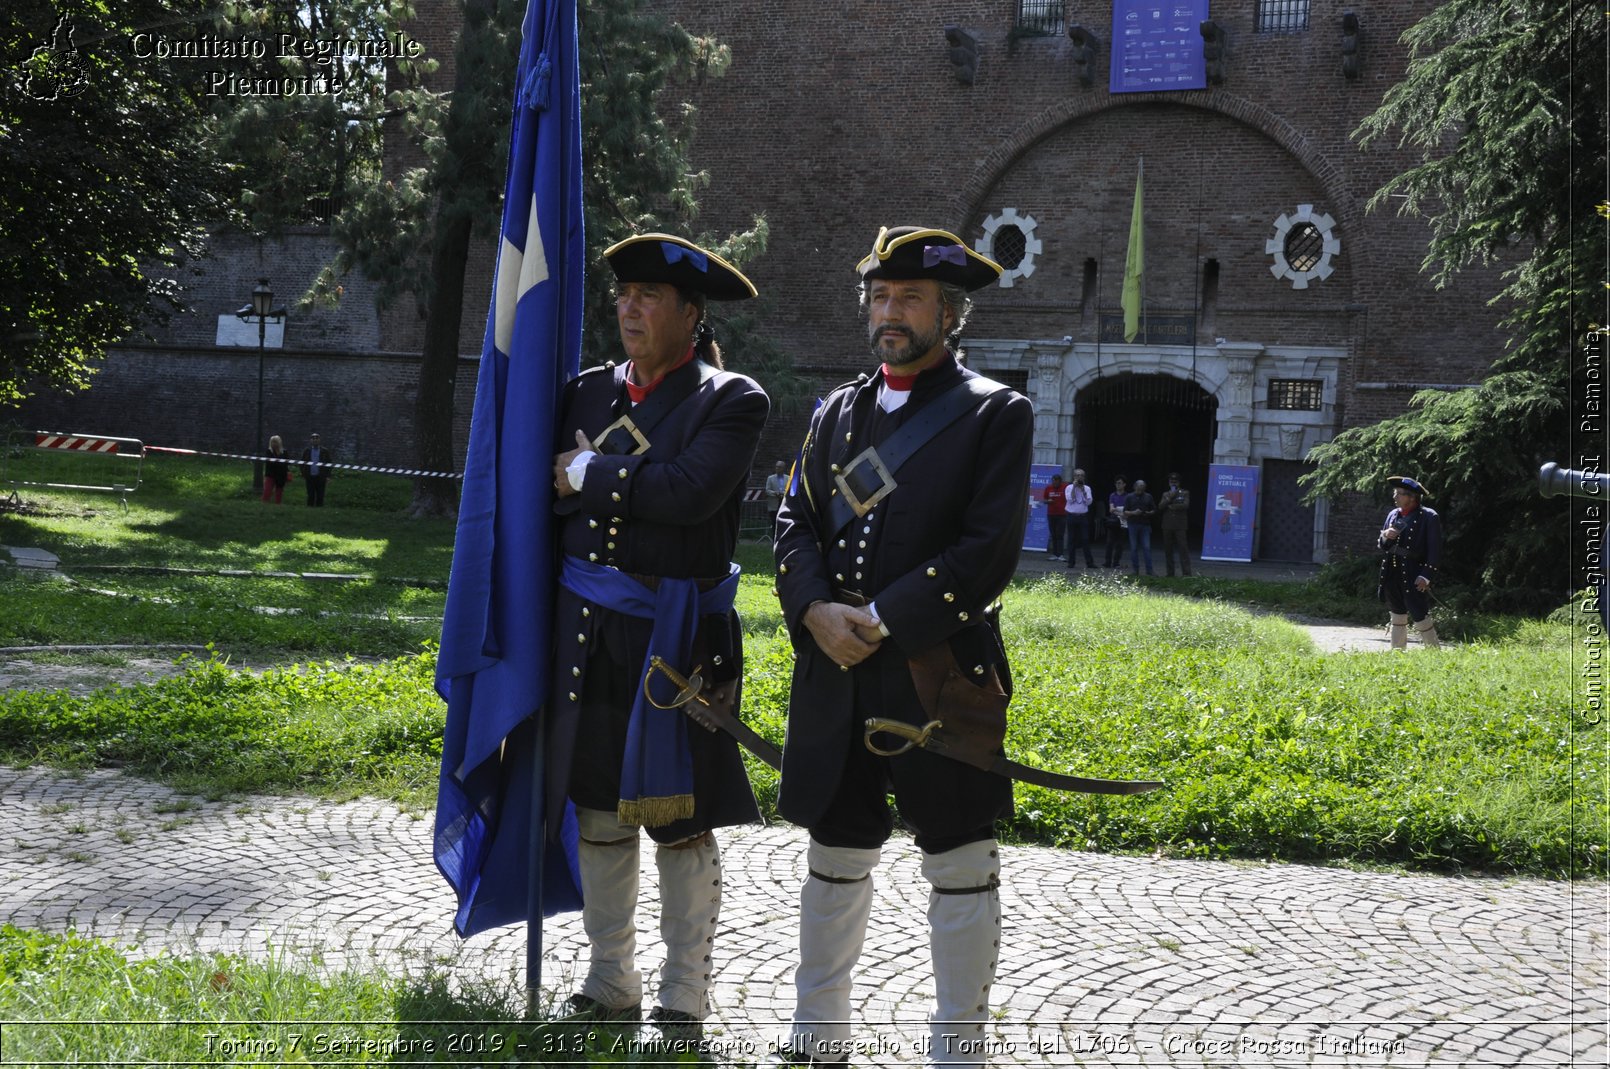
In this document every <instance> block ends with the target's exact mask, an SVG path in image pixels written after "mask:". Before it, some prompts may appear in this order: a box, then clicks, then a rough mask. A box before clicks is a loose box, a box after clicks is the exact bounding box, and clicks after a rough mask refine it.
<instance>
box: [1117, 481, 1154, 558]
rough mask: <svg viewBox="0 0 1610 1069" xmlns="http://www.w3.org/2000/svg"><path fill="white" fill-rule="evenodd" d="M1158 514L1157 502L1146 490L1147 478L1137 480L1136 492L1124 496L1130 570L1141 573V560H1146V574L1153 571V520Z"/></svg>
mask: <svg viewBox="0 0 1610 1069" xmlns="http://www.w3.org/2000/svg"><path fill="white" fill-rule="evenodd" d="M1156 516H1157V502H1156V501H1155V500H1153V498H1152V495H1151V494H1149V493H1147V492H1146V480H1145V479H1136V480H1135V492H1134V493H1132V494H1130V495H1129V496H1128V497H1126V498H1124V519H1125V521H1127V522H1128V524H1129V570H1130V572H1131V573H1132V574H1134V575H1139V574H1140V562H1141V559H1142V558H1143V557H1144V558H1145V560H1146V574H1147V575H1155V574H1157V573H1155V572H1153V571H1152V520H1153V519H1154V518H1155V517H1156Z"/></svg>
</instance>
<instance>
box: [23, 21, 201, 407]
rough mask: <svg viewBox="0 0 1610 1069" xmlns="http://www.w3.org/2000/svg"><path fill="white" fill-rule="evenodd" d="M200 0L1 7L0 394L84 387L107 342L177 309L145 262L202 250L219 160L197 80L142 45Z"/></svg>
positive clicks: (174, 260)
mask: <svg viewBox="0 0 1610 1069" xmlns="http://www.w3.org/2000/svg"><path fill="white" fill-rule="evenodd" d="M204 14H205V11H204V5H203V4H202V3H200V2H193V0H128V2H126V3H119V4H116V5H107V4H104V3H98V2H96V0H54V2H51V0H13V2H8V3H6V4H4V5H0V59H3V63H0V71H4V73H3V74H0V404H15V403H16V402H18V401H20V400H22V398H23V397H25V396H27V394H28V393H30V392H32V390H33V389H35V388H38V387H44V386H58V387H63V386H64V387H75V388H83V387H84V386H85V385H87V383H88V377H89V375H90V374H91V373H92V372H93V369H94V365H95V364H96V363H97V362H98V361H99V360H100V359H101V357H102V356H103V355H104V353H105V351H106V348H107V347H108V346H110V345H112V344H114V343H116V342H118V341H120V340H122V339H123V338H125V337H127V336H128V335H129V334H130V333H131V332H133V331H134V330H136V329H137V328H138V327H139V326H140V325H141V324H142V323H149V322H161V321H163V320H164V319H165V317H166V314H167V313H168V312H170V311H174V310H178V309H179V308H181V307H182V303H181V294H180V292H179V290H178V287H177V285H176V284H175V283H173V282H171V281H169V280H167V279H164V278H161V277H158V276H157V274H156V273H154V272H150V271H148V270H146V268H148V267H149V266H152V265H176V264H178V263H180V262H182V261H184V260H186V259H189V258H193V257H195V256H197V255H199V254H200V252H201V250H202V247H203V239H204V237H205V231H204V229H203V222H204V221H210V220H214V219H216V218H218V217H220V216H221V215H222V214H223V206H222V202H221V200H220V198H219V195H218V190H219V189H220V188H221V180H222V169H221V167H220V165H219V164H218V162H217V160H216V158H215V157H214V156H213V154H212V152H211V150H210V148H209V147H208V146H207V144H206V143H205V141H204V139H202V138H199V137H197V136H196V131H197V129H198V126H199V124H200V123H201V121H202V120H203V117H204V115H205V107H204V103H205V102H204V100H203V87H202V86H201V85H200V84H199V83H198V82H197V81H196V80H195V79H194V78H193V77H192V74H191V72H190V71H189V70H187V69H186V67H185V65H184V64H178V63H162V62H153V61H152V60H150V59H149V58H142V56H141V55H140V54H139V47H138V44H137V43H136V39H137V35H139V34H140V33H142V32H144V33H147V34H149V33H153V32H162V31H164V30H171V29H173V28H185V27H188V26H191V25H193V24H195V23H196V22H197V21H199V20H201V19H203V18H204Z"/></svg>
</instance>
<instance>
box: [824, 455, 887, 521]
mask: <svg viewBox="0 0 1610 1069" xmlns="http://www.w3.org/2000/svg"><path fill="white" fill-rule="evenodd" d="M833 482H834V483H835V484H836V485H837V486H838V488H839V493H841V494H843V495H844V500H845V501H848V502H849V503H850V508H852V509H854V510H855V514H856V516H858V517H860V516H865V515H866V514H867V513H869V512H871V511H872V508H873V506H875V505H876V504H877V503H878V502H879V501H882V500H883V499H884V498H886V497H888V496H889V495H890V494H892V493H894V488H895V487H896V486H898V485H899V484H898V483H896V482H895V481H894V476H893V475H890V474H889V469H888V468H886V467H884V466H883V458H882V457H880V456H878V451H877V450H876V449H874V448H872V447H870V446H868V447H867V448H866V449H865V450H863V451H862V453H861V455H860V456H858V457H856V458H855V459H854V460H852V461H850V465H849V467H847V468H845V469H844V470H843V471H841V472H839V473H838V474H837V475H835V476H833Z"/></svg>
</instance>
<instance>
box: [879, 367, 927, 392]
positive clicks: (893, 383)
mask: <svg viewBox="0 0 1610 1069" xmlns="http://www.w3.org/2000/svg"><path fill="white" fill-rule="evenodd" d="M880 370H881V371H882V372H883V384H884V385H885V386H887V387H888V388H889V389H891V390H899V391H900V392H902V393H904V392H906V391H907V390H910V389H911V387H912V386H914V385H916V382H917V375H921V374H922V372H921V371H919V372H917V374H916V375H894V374H891V373H890V371H889V365H888V364H884V365H883V367H882V368H881V369H880Z"/></svg>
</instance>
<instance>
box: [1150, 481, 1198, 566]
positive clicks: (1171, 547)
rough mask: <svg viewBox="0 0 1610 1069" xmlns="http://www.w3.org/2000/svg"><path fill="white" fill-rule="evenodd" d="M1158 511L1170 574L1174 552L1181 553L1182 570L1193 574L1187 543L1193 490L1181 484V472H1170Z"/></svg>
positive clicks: (1165, 557)
mask: <svg viewBox="0 0 1610 1069" xmlns="http://www.w3.org/2000/svg"><path fill="white" fill-rule="evenodd" d="M1157 511H1158V512H1160V513H1162V514H1163V515H1162V521H1161V524H1160V526H1161V527H1162V530H1163V565H1164V567H1165V568H1166V569H1167V570H1168V574H1169V575H1173V574H1174V554H1175V552H1176V551H1178V553H1179V555H1180V571H1181V573H1182V574H1184V575H1190V574H1191V547H1190V546H1189V545H1187V544H1186V530H1187V528H1188V527H1189V525H1190V516H1191V492H1190V491H1189V490H1186V489H1183V488H1182V487H1181V486H1180V473H1179V472H1177V471H1171V472H1169V473H1168V489H1167V490H1164V491H1163V496H1162V497H1160V498H1158V500H1157Z"/></svg>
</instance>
